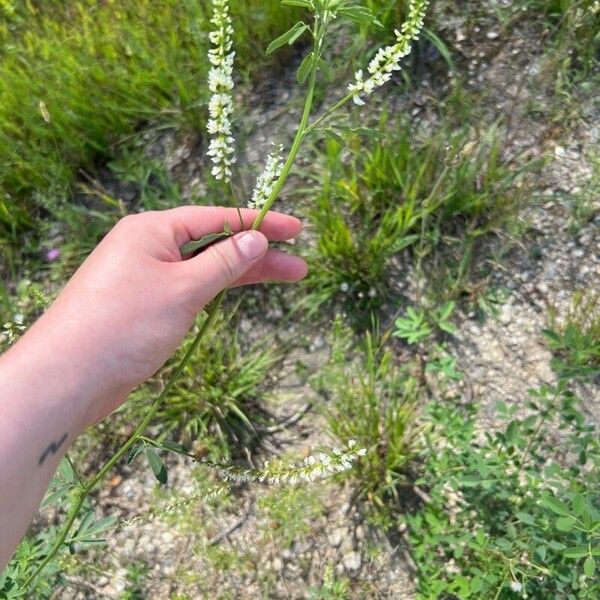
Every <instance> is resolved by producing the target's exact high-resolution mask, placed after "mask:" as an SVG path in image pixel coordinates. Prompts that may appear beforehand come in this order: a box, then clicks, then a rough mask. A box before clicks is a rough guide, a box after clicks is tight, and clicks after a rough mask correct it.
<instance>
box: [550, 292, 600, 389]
mask: <svg viewBox="0 0 600 600" xmlns="http://www.w3.org/2000/svg"><path fill="white" fill-rule="evenodd" d="M548 322H549V329H545V330H544V332H543V333H544V336H545V337H546V339H547V341H548V345H549V346H550V349H551V350H552V352H553V353H554V359H553V360H552V363H551V365H552V369H553V371H555V372H556V373H557V374H558V376H559V377H560V378H561V379H573V378H577V379H590V378H593V377H594V376H597V375H598V374H600V294H598V293H596V292H591V291H588V292H585V291H579V292H576V293H575V294H574V295H573V298H572V300H571V305H570V307H569V309H568V310H567V313H566V314H565V315H563V316H560V315H559V314H558V312H557V310H556V308H555V307H552V306H551V307H550V309H549V315H548Z"/></svg>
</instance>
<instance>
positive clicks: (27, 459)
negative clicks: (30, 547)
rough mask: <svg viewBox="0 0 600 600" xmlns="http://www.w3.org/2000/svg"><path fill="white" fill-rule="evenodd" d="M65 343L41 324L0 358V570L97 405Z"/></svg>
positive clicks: (86, 381) (91, 386) (94, 391)
mask: <svg viewBox="0 0 600 600" xmlns="http://www.w3.org/2000/svg"><path fill="white" fill-rule="evenodd" d="M68 344H69V342H68V336H65V337H63V339H61V338H60V336H57V335H52V334H51V332H50V331H48V329H47V327H46V324H45V323H44V318H42V320H41V322H40V323H38V324H36V326H34V327H33V329H32V331H30V332H29V333H28V334H26V335H25V336H24V338H23V339H22V340H21V341H20V342H18V343H17V344H16V345H15V346H14V347H13V348H11V349H10V350H9V351H8V352H7V353H6V354H5V355H3V356H1V357H0V457H1V458H0V570H1V569H2V568H3V567H4V565H5V564H6V563H7V562H8V560H9V558H10V556H11V554H12V553H13V551H14V549H15V547H16V545H17V544H18V542H19V540H20V539H21V537H22V536H23V534H24V533H25V531H26V529H27V526H28V525H29V523H30V522H31V519H32V518H33V516H34V515H35V513H36V511H37V509H38V506H39V504H40V501H41V499H42V497H43V495H44V493H45V491H46V489H47V487H48V483H49V481H50V479H51V478H52V476H53V474H54V472H55V471H56V468H57V465H58V463H59V462H60V459H61V458H62V457H63V456H64V454H65V452H66V451H67V449H68V447H69V445H70V444H71V443H72V442H73V440H74V439H75V438H76V437H77V436H78V435H79V433H81V432H82V431H83V430H84V429H85V427H86V426H87V425H88V423H89V418H90V414H91V413H92V412H93V405H94V402H95V401H97V396H98V392H97V391H96V389H97V388H96V387H95V386H93V385H91V384H90V377H87V378H86V377H85V376H82V373H85V365H82V364H81V361H83V360H84V357H83V355H80V356H81V360H80V361H78V360H77V355H73V353H72V352H71V351H70V349H69V348H68Z"/></svg>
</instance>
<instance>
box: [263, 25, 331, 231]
mask: <svg viewBox="0 0 600 600" xmlns="http://www.w3.org/2000/svg"><path fill="white" fill-rule="evenodd" d="M314 38H315V50H314V59H313V64H312V68H311V71H310V78H309V83H308V93H307V95H306V100H305V101H304V110H303V111H302V119H301V120H300V125H299V126H298V130H297V131H296V136H295V137H294V141H293V142H292V147H291V148H290V153H289V155H288V158H287V160H286V162H285V165H284V166H283V170H282V172H281V175H280V176H279V179H278V180H277V182H276V183H275V186H274V188H273V191H272V192H271V195H270V196H269V198H268V200H267V201H266V202H265V205H264V206H263V207H262V209H261V211H260V213H259V214H258V216H257V217H256V219H255V221H254V223H253V225H252V229H254V230H256V229H258V228H259V227H260V226H261V223H262V222H263V220H264V218H265V216H266V215H267V212H269V210H270V209H271V207H272V206H273V204H274V203H275V201H276V200H277V197H278V196H279V194H280V192H281V190H282V189H283V186H284V185H285V182H286V181H287V178H288V177H289V174H290V172H291V170H292V167H293V166H294V163H295V162H296V157H297V156H298V151H299V150H300V146H301V145H302V142H303V141H304V138H305V137H306V134H307V133H308V131H309V126H308V120H309V119H310V113H311V111H312V107H313V102H314V99H315V86H316V82H317V70H318V66H319V59H320V58H321V49H322V45H323V27H321V28H317V25H316V24H315V29H314Z"/></svg>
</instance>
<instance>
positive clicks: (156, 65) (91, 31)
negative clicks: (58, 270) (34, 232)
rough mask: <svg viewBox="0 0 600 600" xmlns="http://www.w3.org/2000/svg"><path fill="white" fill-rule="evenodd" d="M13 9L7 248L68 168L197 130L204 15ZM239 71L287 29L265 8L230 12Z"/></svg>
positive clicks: (249, 5)
mask: <svg viewBox="0 0 600 600" xmlns="http://www.w3.org/2000/svg"><path fill="white" fill-rule="evenodd" d="M6 6H8V7H10V6H12V7H13V9H14V10H12V11H11V10H10V8H7V9H5V10H7V11H10V12H11V15H12V16H11V19H10V20H9V21H8V22H7V23H5V24H4V26H3V28H2V29H1V30H0V39H2V40H3V41H4V44H3V48H2V50H1V51H0V78H1V79H2V82H3V85H2V87H1V88H0V192H1V193H0V231H1V232H2V235H3V237H8V238H9V240H10V241H13V242H15V241H16V236H17V234H18V233H19V232H20V231H22V230H23V229H26V228H29V227H31V226H33V225H34V219H35V211H36V210H37V209H39V208H40V207H43V206H44V204H45V203H53V202H55V201H58V200H61V199H63V198H65V197H69V192H70V186H71V185H72V183H73V181H74V177H75V171H76V168H77V167H81V166H84V167H85V166H88V165H89V164H90V162H91V161H92V159H97V158H98V157H100V158H101V157H103V156H109V155H110V154H111V144H112V143H113V142H115V141H116V140H118V139H119V138H121V137H123V136H126V135H129V134H131V133H133V132H134V130H135V129H136V128H137V127H138V126H139V125H140V124H143V123H146V122H150V121H151V122H153V123H161V124H163V125H164V124H178V125H181V124H187V125H191V126H194V127H196V128H197V129H198V130H201V129H202V128H203V123H204V120H205V119H204V109H203V106H204V104H205V102H206V99H207V97H208V90H207V86H206V85H205V82H206V76H207V72H208V68H209V64H208V60H207V57H206V51H207V44H208V37H207V32H208V31H209V30H210V27H211V25H210V23H209V22H208V18H209V17H208V15H209V10H210V6H209V5H204V4H202V3H199V2H195V1H193V0H186V1H185V2H177V1H175V0H159V1H157V2H150V1H149V0H142V1H141V2H133V1H131V0H125V1H124V2H119V3H118V4H115V3H112V2H109V3H97V2H95V1H94V0H79V1H78V2H76V3H63V2H59V1H54V2H51V3H48V4H46V3H45V4H44V6H43V7H35V6H32V5H31V4H30V3H20V2H16V3H13V4H7V5H6ZM231 10H232V14H233V15H234V20H235V21H236V24H237V27H236V31H237V39H236V42H237V48H238V64H239V66H240V68H241V69H242V71H246V72H250V73H256V72H258V71H259V70H260V68H261V67H263V68H264V66H265V62H264V61H265V60H266V61H268V62H270V63H271V64H272V62H273V61H274V60H275V59H274V58H268V59H263V62H262V63H261V62H260V60H259V57H260V56H264V48H265V47H266V45H267V44H268V43H269V42H270V41H271V39H272V38H273V37H275V36H276V34H277V33H278V32H280V31H282V30H284V29H285V27H286V26H287V25H288V24H289V23H290V22H291V21H292V20H293V19H294V18H297V14H296V11H294V10H293V9H282V8H281V6H280V4H279V2H277V1H276V0H270V1H269V2H266V3H262V4H261V6H260V7H256V6H255V3H254V2H251V1H250V0H236V1H234V2H232V6H231Z"/></svg>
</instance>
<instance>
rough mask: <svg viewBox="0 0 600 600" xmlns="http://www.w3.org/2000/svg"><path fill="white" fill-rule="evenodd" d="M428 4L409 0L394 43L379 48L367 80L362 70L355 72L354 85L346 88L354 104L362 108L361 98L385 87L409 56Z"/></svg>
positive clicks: (420, 0)
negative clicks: (402, 22) (406, 15)
mask: <svg viewBox="0 0 600 600" xmlns="http://www.w3.org/2000/svg"><path fill="white" fill-rule="evenodd" d="M428 4H429V0H411V2H410V6H409V9H408V18H407V20H406V22H405V23H404V24H403V25H402V28H401V30H400V31H398V30H396V31H395V34H396V43H395V44H394V45H393V46H387V47H385V48H380V50H379V52H378V53H377V54H376V55H375V58H373V60H372V61H371V63H370V64H369V75H370V76H369V77H368V78H367V79H365V75H364V73H363V71H362V70H360V71H357V72H356V74H355V76H354V83H351V84H350V85H349V86H348V90H349V91H350V93H352V94H353V98H352V99H353V100H354V103H355V104H358V105H359V106H362V105H363V104H364V103H365V100H364V98H363V96H369V95H370V94H372V93H373V91H374V90H375V89H376V88H379V87H381V86H383V85H385V84H386V83H387V82H388V81H390V79H391V78H392V74H393V72H394V71H399V70H400V61H401V60H402V59H403V58H404V57H405V56H407V55H408V54H410V51H411V49H412V47H411V43H412V42H413V41H414V40H416V39H417V38H418V37H419V33H420V32H421V29H423V20H424V18H425V12H426V11H427V5H428Z"/></svg>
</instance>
